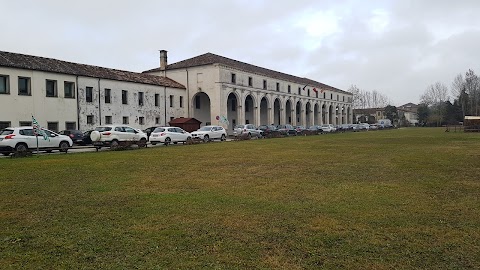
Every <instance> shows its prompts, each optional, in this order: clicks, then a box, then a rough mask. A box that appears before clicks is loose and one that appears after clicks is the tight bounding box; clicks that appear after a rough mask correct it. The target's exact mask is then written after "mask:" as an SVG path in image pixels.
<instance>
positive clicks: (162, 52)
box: [160, 50, 168, 70]
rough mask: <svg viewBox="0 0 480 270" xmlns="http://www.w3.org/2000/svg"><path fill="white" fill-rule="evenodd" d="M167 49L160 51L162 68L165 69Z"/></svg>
mask: <svg viewBox="0 0 480 270" xmlns="http://www.w3.org/2000/svg"><path fill="white" fill-rule="evenodd" d="M167 64H168V62H167V51H166V50H161V51H160V69H161V70H165V69H167Z"/></svg>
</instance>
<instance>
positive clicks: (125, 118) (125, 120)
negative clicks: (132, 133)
mask: <svg viewBox="0 0 480 270" xmlns="http://www.w3.org/2000/svg"><path fill="white" fill-rule="evenodd" d="M122 122H123V124H124V125H128V116H124V117H123V121H122Z"/></svg>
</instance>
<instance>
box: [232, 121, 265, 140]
mask: <svg viewBox="0 0 480 270" xmlns="http://www.w3.org/2000/svg"><path fill="white" fill-rule="evenodd" d="M233 135H234V136H235V137H237V136H238V137H240V136H245V137H248V138H252V137H255V138H262V131H261V130H259V129H257V127H256V126H254V125H252V124H246V125H237V126H235V128H234V129H233Z"/></svg>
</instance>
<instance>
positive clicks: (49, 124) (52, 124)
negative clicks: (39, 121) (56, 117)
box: [47, 122, 58, 132]
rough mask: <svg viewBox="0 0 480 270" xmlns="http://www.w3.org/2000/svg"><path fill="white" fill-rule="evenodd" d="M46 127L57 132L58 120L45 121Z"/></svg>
mask: <svg viewBox="0 0 480 270" xmlns="http://www.w3.org/2000/svg"><path fill="white" fill-rule="evenodd" d="M47 129H49V130H51V131H55V132H58V122H47Z"/></svg>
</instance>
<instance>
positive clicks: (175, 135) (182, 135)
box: [149, 127, 192, 145]
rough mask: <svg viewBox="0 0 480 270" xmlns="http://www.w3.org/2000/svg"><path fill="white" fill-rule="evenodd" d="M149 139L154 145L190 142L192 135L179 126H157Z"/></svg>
mask: <svg viewBox="0 0 480 270" xmlns="http://www.w3.org/2000/svg"><path fill="white" fill-rule="evenodd" d="M149 140H150V143H151V144H153V145H156V144H157V143H163V144H165V145H169V144H170V143H173V144H177V143H179V142H183V143H186V142H190V141H191V140H192V135H191V134H190V133H188V132H186V131H185V130H183V129H181V128H179V127H157V128H155V129H154V130H153V131H152V133H151V134H150V138H149Z"/></svg>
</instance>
